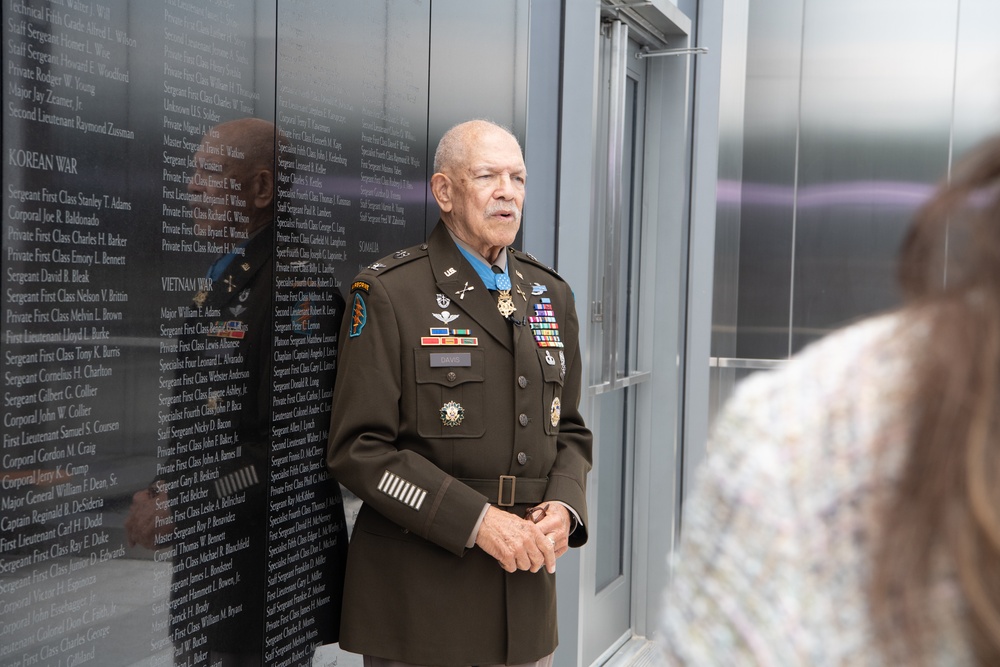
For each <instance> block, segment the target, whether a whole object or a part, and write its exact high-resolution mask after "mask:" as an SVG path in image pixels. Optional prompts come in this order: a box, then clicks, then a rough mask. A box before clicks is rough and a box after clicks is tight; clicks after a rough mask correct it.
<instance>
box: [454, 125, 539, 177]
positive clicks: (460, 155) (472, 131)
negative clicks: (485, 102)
mask: <svg viewBox="0 0 1000 667" xmlns="http://www.w3.org/2000/svg"><path fill="white" fill-rule="evenodd" d="M486 127H492V128H496V129H498V130H503V131H504V132H506V133H507V134H509V135H510V137H511V138H512V139H513V140H514V142H515V143H517V147H518V148H520V147H521V143H520V142H519V141H518V140H517V137H515V136H514V133H513V132H512V131H511V130H510V128H509V127H506V126H505V125H501V124H500V123H495V122H493V121H492V120H488V119H485V118H477V119H475V120H468V121H465V122H464V123H459V124H458V125H455V126H453V127H452V128H451V129H450V130H448V131H447V132H445V133H444V136H443V137H441V141H440V142H438V146H437V150H436V151H435V152H434V173H438V172H440V171H444V170H445V169H446V168H451V167H454V166H455V165H456V164H461V163H462V161H463V160H464V159H465V147H466V143H467V141H468V138H469V137H470V136H475V135H476V134H478V133H479V132H481V131H482V130H483V129H485V128H486Z"/></svg>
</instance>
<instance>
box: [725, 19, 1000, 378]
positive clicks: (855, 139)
mask: <svg viewBox="0 0 1000 667" xmlns="http://www.w3.org/2000/svg"><path fill="white" fill-rule="evenodd" d="M998 19H1000V6H998V5H997V4H996V3H995V2H990V1H989V0H964V1H962V0H947V1H945V2H937V1H932V0H920V1H919V2H917V3H913V2H906V1H904V0H885V1H883V2H879V3H870V2H865V1H864V0H850V1H848V2H840V3H825V2H815V1H813V2H809V1H808V0H780V1H778V0H775V1H774V2H768V3H755V4H754V3H752V4H751V7H750V22H749V26H750V27H749V39H748V53H747V83H746V102H745V104H746V114H745V125H744V135H745V142H744V158H743V175H742V182H741V183H736V184H731V183H728V182H726V181H725V180H724V179H723V180H722V181H721V182H720V212H721V211H724V209H723V207H722V206H721V205H722V203H723V202H724V201H726V200H725V197H724V193H725V190H724V189H725V188H729V189H730V190H731V191H732V192H734V193H739V196H740V198H741V201H740V210H741V217H740V231H739V236H740V254H739V286H738V295H739V296H738V311H739V312H738V321H737V322H738V324H737V354H736V356H737V357H741V358H744V359H781V358H784V357H787V356H788V355H790V354H792V353H794V352H796V351H797V350H799V349H801V348H802V347H803V346H805V345H807V344H808V343H809V342H811V341H813V340H816V339H817V338H818V337H820V336H822V335H824V334H826V333H828V332H830V331H831V330H833V329H835V328H837V327H839V326H842V325H844V324H846V323H848V322H850V321H852V320H854V319H856V318H858V317H862V316H865V315H869V314H873V313H876V312H879V311H882V310H885V309H887V308H891V307H893V306H895V305H897V304H898V303H899V296H900V295H899V293H898V291H897V288H896V279H895V266H896V255H897V252H898V248H899V243H900V240H901V238H902V235H903V234H904V232H905V230H906V228H907V226H908V225H909V222H910V220H911V219H912V215H913V213H914V211H915V210H916V208H917V207H918V206H919V205H920V204H921V203H922V202H923V201H925V200H926V198H927V197H928V196H929V194H930V193H931V192H932V190H933V187H934V185H935V184H936V183H937V182H938V181H939V180H940V179H942V178H943V177H945V176H946V174H947V173H948V170H949V169H950V166H951V164H952V162H953V160H954V159H955V158H956V156H959V155H960V154H962V153H963V152H965V151H966V150H968V148H970V147H971V146H972V145H974V144H976V143H978V142H979V141H980V140H982V139H983V138H985V137H986V136H988V135H990V134H992V133H994V132H996V130H997V128H998V122H997V121H998V119H1000V114H998V111H1000V89H998V88H997V86H996V85H994V84H993V79H994V78H995V72H996V71H998V69H1000V44H998V43H997V41H996V40H995V39H993V38H992V36H991V35H990V34H989V30H990V29H991V27H993V26H996V25H997V24H998Z"/></svg>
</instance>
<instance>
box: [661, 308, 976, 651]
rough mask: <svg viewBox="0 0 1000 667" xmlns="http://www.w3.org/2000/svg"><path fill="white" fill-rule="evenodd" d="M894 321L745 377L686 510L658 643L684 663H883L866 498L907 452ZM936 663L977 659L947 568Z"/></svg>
mask: <svg viewBox="0 0 1000 667" xmlns="http://www.w3.org/2000/svg"><path fill="white" fill-rule="evenodd" d="M914 332H915V327H914V326H912V324H909V325H908V324H907V323H906V321H905V320H904V319H902V316H900V315H884V316H881V317H877V318H873V319H869V320H866V321H863V322H861V323H859V324H856V325H853V326H851V327H849V328H847V329H843V330H841V331H839V332H836V333H834V334H831V335H830V336H828V337H827V338H825V339H824V340H822V341H820V342H818V343H815V344H813V345H812V346H810V347H809V348H807V349H806V350H804V351H803V352H802V353H801V354H800V355H799V356H798V357H797V358H796V359H795V360H794V361H792V362H790V363H789V364H788V365H786V366H784V367H782V368H780V369H778V370H775V371H769V372H762V373H758V374H755V375H753V376H751V377H750V378H748V379H746V380H745V381H744V382H742V383H741V384H740V385H739V387H737V390H736V392H735V394H734V396H733V399H732V401H731V402H730V403H729V404H728V405H727V407H726V409H725V410H724V411H723V413H722V415H721V416H720V419H719V421H718V422H717V424H716V426H715V430H714V434H713V441H712V445H711V447H710V453H709V456H708V458H707V460H706V461H705V464H704V465H703V467H702V468H701V470H700V471H699V476H698V481H697V484H696V487H695V489H694V490H693V492H692V494H691V495H690V496H689V498H688V500H687V502H686V503H685V506H684V514H683V522H682V524H681V544H680V547H679V549H678V552H677V554H676V555H675V559H674V560H673V562H672V569H673V572H672V585H671V587H670V589H669V590H668V591H667V593H666V596H665V599H664V608H663V614H662V617H661V621H660V630H661V633H662V635H661V637H660V638H659V639H660V641H661V643H662V646H663V648H664V651H665V653H666V656H667V660H668V663H670V664H680V665H724V666H727V667H728V666H730V665H810V666H826V665H851V666H852V667H854V666H857V665H883V664H886V662H885V661H883V660H882V658H881V656H880V653H879V651H878V649H877V648H876V644H875V641H874V634H873V630H872V628H871V624H870V622H869V618H868V610H867V603H866V593H865V591H866V587H867V583H868V578H869V573H870V568H871V562H872V549H873V546H874V544H873V543H874V541H875V536H876V534H877V532H878V524H877V519H876V515H875V507H876V492H877V491H880V492H883V493H884V492H885V490H886V488H887V486H888V485H887V484H886V482H887V481H891V480H892V479H893V476H894V474H895V473H896V471H897V470H898V469H899V467H900V463H901V461H902V459H903V455H904V454H905V448H906V446H907V434H908V431H909V428H910V426H909V423H910V420H909V419H908V418H907V386H908V382H907V377H908V374H909V364H908V361H907V360H908V358H909V355H908V352H909V350H911V349H913V350H919V346H918V345H913V344H907V343H906V341H907V340H909V341H911V343H912V341H913V340H914V339H915V338H919V336H918V335H917V334H915V333H914ZM930 595H931V598H932V602H933V605H932V606H933V608H934V609H935V614H934V616H933V621H934V625H935V627H936V628H937V635H936V636H935V637H934V638H933V639H932V641H930V642H928V644H929V645H930V648H929V649H928V652H927V655H926V659H925V662H926V664H931V665H949V666H953V665H955V666H961V665H972V664H974V663H973V661H972V658H971V656H970V654H969V652H968V650H967V648H966V646H965V643H964V641H963V639H962V630H961V626H960V624H959V620H960V614H961V611H960V605H959V602H958V590H957V583H956V582H955V580H954V573H953V572H952V571H951V569H950V568H949V567H948V566H947V565H944V566H942V567H941V568H939V570H938V571H936V574H935V578H934V581H933V582H932V587H931V593H930Z"/></svg>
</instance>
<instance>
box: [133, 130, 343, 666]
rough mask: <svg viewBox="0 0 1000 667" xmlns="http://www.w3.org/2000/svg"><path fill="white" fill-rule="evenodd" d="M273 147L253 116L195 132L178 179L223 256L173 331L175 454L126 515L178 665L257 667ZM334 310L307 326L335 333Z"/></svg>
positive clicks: (201, 229) (202, 229)
mask: <svg viewBox="0 0 1000 667" xmlns="http://www.w3.org/2000/svg"><path fill="white" fill-rule="evenodd" d="M277 137H278V140H279V141H284V138H283V136H281V135H280V134H279V135H277ZM275 141H276V129H275V126H274V125H273V124H271V123H269V122H267V121H264V120H260V119H241V120H236V121H231V122H228V123H223V124H221V125H218V126H216V127H214V128H212V129H210V130H209V131H208V133H206V135H205V136H204V137H203V139H202V142H201V145H200V146H199V148H198V152H197V153H196V155H195V156H194V162H195V171H194V174H193V175H192V177H191V180H190V182H189V184H188V192H189V193H190V195H191V199H190V202H189V203H190V208H191V213H192V222H191V225H192V227H193V230H194V233H195V235H196V238H197V239H198V240H201V241H203V242H206V243H207V242H211V243H214V244H219V245H224V249H225V251H224V252H222V253H220V254H219V255H218V256H217V257H214V258H213V259H214V261H213V262H212V264H211V266H210V267H209V269H208V272H207V276H206V278H208V279H210V282H209V281H206V282H205V284H206V286H207V285H209V284H210V285H211V287H210V288H206V289H202V290H200V291H198V292H197V293H195V294H193V295H192V300H191V306H190V308H189V309H187V310H186V312H187V317H185V318H184V320H183V324H182V325H181V327H180V329H179V330H180V335H179V336H178V337H177V345H178V357H177V358H178V362H177V363H178V364H179V366H178V370H177V373H176V377H181V378H184V377H185V376H186V377H188V378H190V377H196V378H198V383H197V384H195V385H189V384H187V383H186V382H185V381H184V380H182V382H181V384H180V386H178V387H176V388H175V390H174V394H173V395H174V397H175V398H177V397H180V398H181V399H182V400H181V401H180V402H179V403H176V404H174V405H173V406H172V409H171V413H172V414H177V415H180V418H178V419H171V421H170V423H169V426H170V429H171V434H172V436H173V437H172V438H171V441H170V443H171V444H170V448H171V451H172V455H171V457H170V458H169V459H168V460H167V462H166V463H165V464H161V466H160V470H161V474H159V475H158V477H157V479H156V481H155V482H154V483H153V484H152V485H151V486H150V488H149V490H146V491H141V492H139V493H136V494H135V496H134V498H133V506H132V510H131V512H130V515H129V517H128V519H127V520H126V530H127V533H128V536H129V539H130V541H131V542H133V543H137V544H141V545H143V546H145V547H147V548H151V549H157V550H165V552H167V553H170V554H172V555H173V559H172V560H173V563H174V575H173V582H172V588H171V600H170V605H171V609H170V617H171V636H172V639H173V642H174V647H175V648H174V650H175V653H176V655H177V660H178V664H188V663H190V664H198V665H200V664H220V665H223V666H224V667H228V666H229V665H234V666H236V665H239V666H244V665H246V666H251V665H260V664H262V658H261V656H262V654H263V629H264V610H265V582H266V580H267V551H266V544H267V537H268V535H267V525H266V520H267V480H268V444H269V435H270V433H269V431H270V414H271V413H270V398H271V396H270V385H271V356H272V347H271V339H272V333H273V330H274V327H273V324H272V321H273V319H272V313H273V309H272V299H273V294H274V280H273V259H272V255H273V248H274V240H273V230H272V226H271V225H272V221H273V215H274V212H273V210H274V197H275V180H276V179H275V176H274V174H275V167H274V163H275V160H274V156H275ZM336 310H337V312H336V313H330V314H329V315H330V316H325V317H321V318H318V319H314V324H315V325H316V326H318V327H320V328H322V329H329V331H328V333H332V332H333V331H335V330H336V329H335V327H337V326H339V315H340V312H341V311H342V309H341V308H337V309H336ZM297 315H298V316H299V317H300V318H301V317H310V316H311V315H310V314H309V313H306V312H301V313H297ZM300 329H301V327H300ZM311 330H312V332H315V331H317V329H316V327H315V326H314V327H312V329H311ZM188 369H195V370H194V371H192V370H188ZM195 371H197V375H195ZM206 379H207V381H206ZM191 396H195V400H194V401H192V400H190V397H191ZM189 415H190V416H189ZM192 443H194V446H193V447H192ZM193 449H194V450H195V451H192V450H193ZM192 456H193V457H195V458H194V460H195V461H196V462H195V464H194V465H192V460H193V459H192ZM331 486H333V487H335V485H332V484H331Z"/></svg>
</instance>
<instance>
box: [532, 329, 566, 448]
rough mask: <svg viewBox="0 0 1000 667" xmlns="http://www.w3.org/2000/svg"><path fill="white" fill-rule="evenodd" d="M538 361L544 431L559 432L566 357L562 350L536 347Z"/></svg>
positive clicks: (549, 432)
mask: <svg viewBox="0 0 1000 667" xmlns="http://www.w3.org/2000/svg"><path fill="white" fill-rule="evenodd" d="M538 363H539V364H540V365H541V367H542V379H543V380H544V381H545V382H544V385H545V387H544V389H543V390H542V411H543V413H544V414H545V419H544V422H545V433H546V434H548V435H555V434H557V433H559V420H560V419H561V418H562V391H563V381H564V380H565V379H566V357H565V355H564V354H563V351H562V350H558V349H553V348H538Z"/></svg>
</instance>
